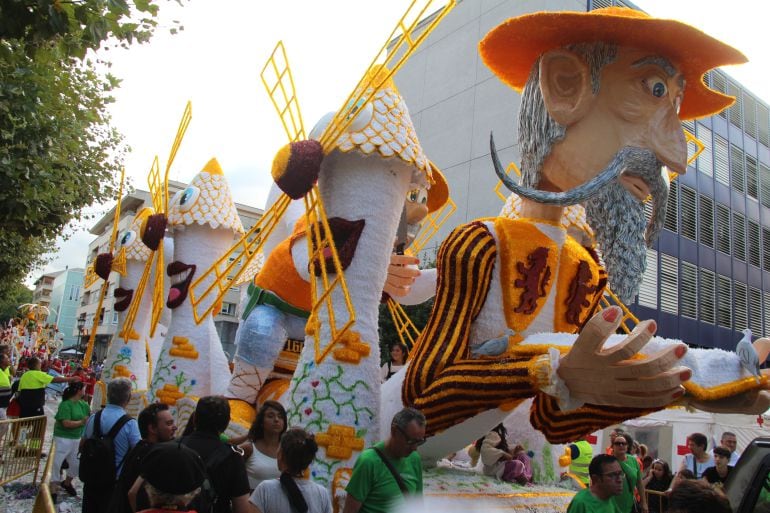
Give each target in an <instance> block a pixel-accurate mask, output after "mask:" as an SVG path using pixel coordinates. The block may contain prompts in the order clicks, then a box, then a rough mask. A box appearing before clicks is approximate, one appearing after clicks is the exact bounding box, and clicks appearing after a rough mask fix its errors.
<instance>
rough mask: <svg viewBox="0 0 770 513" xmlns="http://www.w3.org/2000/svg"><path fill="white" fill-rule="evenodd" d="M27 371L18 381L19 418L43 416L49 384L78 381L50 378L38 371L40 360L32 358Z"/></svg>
mask: <svg viewBox="0 0 770 513" xmlns="http://www.w3.org/2000/svg"><path fill="white" fill-rule="evenodd" d="M27 367H28V368H29V370H28V371H27V372H25V373H24V374H22V376H21V379H20V380H19V395H18V398H19V407H20V408H21V413H20V414H19V418H20V419H23V418H26V417H35V416H37V415H43V406H44V405H45V387H46V386H48V384H49V383H74V382H76V381H80V378H79V377H78V376H71V377H69V378H68V377H64V376H56V377H54V376H51V375H50V374H48V373H46V372H43V371H41V370H40V358H38V357H37V356H33V357H32V358H30V359H29V360H27Z"/></svg>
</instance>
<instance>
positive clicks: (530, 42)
mask: <svg viewBox="0 0 770 513" xmlns="http://www.w3.org/2000/svg"><path fill="white" fill-rule="evenodd" d="M594 41H603V42H606V43H614V44H617V45H620V46H628V47H632V48H638V49H640V50H648V51H650V52H653V53H654V54H655V55H658V56H661V57H664V58H666V59H668V60H669V61H671V63H672V64H673V65H674V66H676V68H677V69H678V70H679V71H680V72H681V73H682V74H683V75H684V78H685V80H686V85H685V89H684V98H683V99H682V105H681V108H680V109H679V118H680V119H695V118H702V117H705V116H710V115H712V114H716V113H717V112H720V111H721V110H723V109H725V108H727V107H729V106H730V105H732V104H733V102H734V101H735V98H733V97H732V96H727V95H724V94H722V93H720V92H718V91H715V90H713V89H710V88H709V87H708V86H706V85H705V84H704V83H703V75H704V74H705V73H706V72H707V71H709V70H710V69H713V68H716V67H717V66H725V65H729V64H742V63H744V62H746V61H747V59H746V56H745V55H743V54H742V53H741V52H739V51H738V50H736V49H735V48H733V47H731V46H729V45H726V44H725V43H722V42H721V41H718V40H717V39H714V38H713V37H711V36H709V35H707V34H704V33H703V32H701V31H700V30H698V29H696V28H694V27H691V26H690V25H687V24H686V23H682V22H680V21H675V20H664V19H658V18H652V17H650V16H649V15H647V14H645V13H643V12H641V11H636V10H633V9H627V8H625V7H606V8H603V9H596V10H595V11H589V12H573V11H550V12H537V13H532V14H525V15H523V16H519V17H516V18H511V19H509V20H507V21H505V22H503V23H501V24H500V25H498V26H497V27H495V28H493V29H492V30H491V31H489V33H488V34H487V35H486V36H485V37H484V39H482V40H481V42H480V43H479V52H480V54H481V59H482V60H483V61H484V63H485V64H486V65H487V66H489V68H490V69H491V70H492V72H494V74H495V75H497V76H498V77H500V78H501V79H502V80H503V82H505V83H506V84H508V85H510V86H511V87H513V88H514V89H516V90H517V91H519V92H521V90H522V89H523V88H524V85H525V84H526V82H527V78H528V77H529V72H530V70H531V68H532V65H533V64H534V63H535V61H536V60H537V59H538V57H540V56H541V55H542V54H543V53H545V52H547V51H549V50H552V49H554V48H561V47H564V46H568V45H571V44H575V43H590V42H594Z"/></svg>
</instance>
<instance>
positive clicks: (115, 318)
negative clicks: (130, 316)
mask: <svg viewBox="0 0 770 513" xmlns="http://www.w3.org/2000/svg"><path fill="white" fill-rule="evenodd" d="M117 323H118V312H112V324H117Z"/></svg>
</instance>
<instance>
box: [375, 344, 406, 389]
mask: <svg viewBox="0 0 770 513" xmlns="http://www.w3.org/2000/svg"><path fill="white" fill-rule="evenodd" d="M388 352H389V353H390V359H389V360H388V361H387V362H386V363H385V364H384V365H383V366H382V369H380V378H382V383H385V382H386V381H387V380H389V379H390V377H391V376H392V375H393V374H395V373H397V372H398V371H400V370H401V368H402V367H403V366H404V365H405V364H406V355H407V349H406V346H405V345H404V344H402V343H401V342H391V343H390V344H389V345H388Z"/></svg>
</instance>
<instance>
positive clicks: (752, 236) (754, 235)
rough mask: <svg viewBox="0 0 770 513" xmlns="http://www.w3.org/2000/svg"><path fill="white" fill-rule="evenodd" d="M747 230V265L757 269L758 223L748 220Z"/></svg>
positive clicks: (758, 263) (758, 248) (758, 253)
mask: <svg viewBox="0 0 770 513" xmlns="http://www.w3.org/2000/svg"><path fill="white" fill-rule="evenodd" d="M748 229H749V230H748V234H747V235H748V237H747V238H748V241H749V263H750V264H751V265H755V266H757V267H759V265H760V261H759V260H760V259H759V255H760V253H761V249H760V242H759V223H757V222H755V221H752V220H751V219H749V223H748Z"/></svg>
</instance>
